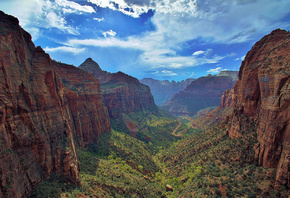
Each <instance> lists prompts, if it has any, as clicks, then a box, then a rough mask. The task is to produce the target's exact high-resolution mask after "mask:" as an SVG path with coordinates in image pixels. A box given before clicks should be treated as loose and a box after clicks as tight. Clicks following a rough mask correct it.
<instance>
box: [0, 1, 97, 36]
mask: <svg viewBox="0 0 290 198" xmlns="http://www.w3.org/2000/svg"><path fill="white" fill-rule="evenodd" d="M0 5H1V8H2V2H0ZM3 5H4V7H3V11H4V12H6V13H8V14H11V15H13V16H15V17H17V18H18V19H19V21H20V25H21V26H22V27H23V28H25V29H26V30H33V31H32V32H30V33H31V34H32V38H33V40H35V39H37V38H38V37H39V36H40V33H41V32H40V31H39V29H40V28H57V29H59V30H61V31H62V32H64V33H68V34H73V35H77V34H79V33H78V30H77V29H76V28H74V27H71V26H69V25H67V21H66V19H65V14H66V13H75V14H82V13H94V12H95V10H94V8H93V7H91V6H88V5H80V4H78V3H76V2H73V1H68V0H55V1H50V0H25V1H23V0H9V3H7V2H6V3H4V4H3ZM20 10H21V11H20Z"/></svg>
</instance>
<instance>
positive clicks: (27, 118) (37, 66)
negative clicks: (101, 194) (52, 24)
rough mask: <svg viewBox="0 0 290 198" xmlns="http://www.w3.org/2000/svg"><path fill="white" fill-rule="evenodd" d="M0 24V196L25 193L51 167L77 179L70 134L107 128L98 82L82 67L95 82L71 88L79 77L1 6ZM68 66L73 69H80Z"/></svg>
mask: <svg viewBox="0 0 290 198" xmlns="http://www.w3.org/2000/svg"><path fill="white" fill-rule="evenodd" d="M0 27H1V31H0V197H26V196H29V194H30V192H31V190H32V189H33V188H34V187H35V186H36V185H37V184H38V183H40V182H41V181H43V180H44V179H46V178H48V177H50V175H51V174H52V173H53V172H56V173H58V174H59V175H63V176H65V177H66V178H67V179H68V180H70V181H72V182H76V183H78V173H79V163H78V160H77V156H76V152H75V144H76V143H75V142H74V139H78V141H79V144H80V146H85V145H86V144H87V143H88V142H89V141H91V138H95V137H98V136H99V135H100V134H102V133H103V132H105V131H109V130H110V124H109V118H108V116H106V114H107V111H106V108H105V107H104V106H103V105H102V103H101V95H100V94H101V93H100V86H99V83H98V81H97V79H95V77H93V76H92V75H90V74H88V73H87V72H83V73H82V75H83V76H82V78H86V79H91V80H92V81H93V83H92V82H89V83H88V84H86V83H87V82H84V84H85V85H84V87H86V88H85V91H83V90H73V88H74V87H78V86H79V84H78V83H79V82H73V83H72V81H73V79H75V80H76V81H77V79H78V78H76V76H74V77H72V76H69V75H70V74H69V73H70V72H69V71H64V70H66V69H67V68H64V66H65V65H60V64H55V63H54V62H53V61H52V60H51V59H50V57H49V55H48V54H46V53H45V52H44V51H43V50H42V49H41V48H40V47H37V48H35V46H34V44H33V42H32V41H31V36H30V35H29V34H28V33H27V32H26V31H24V30H23V29H22V28H21V27H20V26H19V22H18V20H17V19H16V18H14V17H12V16H9V15H6V14H4V13H3V12H0ZM68 67H69V68H68V69H70V71H71V73H75V72H76V70H80V69H77V68H73V67H72V66H68ZM60 73H61V75H60ZM85 73H87V74H85ZM65 74H67V76H66V75H65ZM62 75H63V76H64V79H66V82H65V83H63V80H62V79H61V78H60V76H62ZM85 76H86V77H85ZM66 83H71V85H67V84H66ZM89 88H92V89H96V90H94V91H88V89H89ZM83 98H86V100H85V101H82V102H79V103H78V104H72V102H71V101H73V100H75V101H76V100H79V99H80V100H81V99H83ZM95 100H97V101H95ZM92 106H93V107H95V109H91V107H92ZM94 110H98V112H97V113H96V112H92V111H94ZM85 114H88V116H84V115H85ZM96 114H98V115H97V118H96V117H95V116H96ZM103 116H104V117H103ZM86 119H88V120H87V121H86V122H85V123H84V120H86ZM78 124H81V125H82V126H78ZM84 125H85V126H84ZM95 126H99V128H98V127H97V128H98V129H96V130H94V131H93V129H94V127H95Z"/></svg>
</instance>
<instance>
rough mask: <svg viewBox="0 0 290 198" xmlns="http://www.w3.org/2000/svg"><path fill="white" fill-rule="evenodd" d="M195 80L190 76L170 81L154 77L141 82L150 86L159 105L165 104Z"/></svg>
mask: <svg viewBox="0 0 290 198" xmlns="http://www.w3.org/2000/svg"><path fill="white" fill-rule="evenodd" d="M194 80H195V79H193V78H188V79H186V80H182V81H178V82H176V81H174V80H172V81H171V82H170V81H169V80H161V81H160V80H156V79H153V78H143V79H141V80H140V82H141V83H143V84H145V85H148V86H149V87H150V89H151V93H152V95H153V97H154V100H155V103H156V104H157V105H163V104H165V103H166V102H168V101H169V100H170V98H171V97H172V96H173V95H174V94H176V93H178V92H179V91H181V90H183V89H184V88H185V87H186V86H187V85H189V84H190V83H191V82H192V81H194Z"/></svg>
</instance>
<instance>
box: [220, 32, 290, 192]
mask: <svg viewBox="0 0 290 198" xmlns="http://www.w3.org/2000/svg"><path fill="white" fill-rule="evenodd" d="M289 76H290V33H289V32H287V31H284V30H275V31H273V32H272V33H271V34H269V35H267V36H265V37H263V38H262V39H261V40H260V41H258V42H257V43H256V44H255V45H254V46H253V47H252V49H251V50H250V51H249V52H248V53H247V55H246V58H245V60H244V61H243V62H242V65H241V67H240V71H239V80H238V81H237V83H236V84H235V86H234V87H233V89H232V90H228V91H227V92H225V93H224V96H223V97H222V102H221V105H220V107H221V108H223V107H233V108H234V113H233V114H232V116H230V124H229V127H228V133H229V136H230V137H232V138H236V137H239V136H241V135H242V134H241V131H240V129H241V128H242V125H243V123H242V122H243V121H242V120H241V119H240V117H241V115H246V116H248V117H249V118H250V120H253V122H255V123H256V126H257V138H258V142H259V143H258V144H257V145H255V148H254V149H255V153H256V159H257V161H258V164H259V165H261V166H264V167H266V168H277V174H276V185H277V186H279V185H285V184H288V187H289V186H290V185H289V181H290V178H289V177H290V173H289V170H290V169H289V167H290V126H289V120H290V77H289Z"/></svg>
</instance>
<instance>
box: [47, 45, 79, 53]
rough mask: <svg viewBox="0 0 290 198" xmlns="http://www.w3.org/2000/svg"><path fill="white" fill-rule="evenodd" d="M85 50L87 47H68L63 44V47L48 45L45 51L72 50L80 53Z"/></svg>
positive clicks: (71, 51)
mask: <svg viewBox="0 0 290 198" xmlns="http://www.w3.org/2000/svg"><path fill="white" fill-rule="evenodd" d="M84 50H85V48H74V47H67V46H61V47H55V48H50V47H46V48H44V51H46V52H59V51H61V52H70V53H73V54H79V53H81V52H83V51H84Z"/></svg>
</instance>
